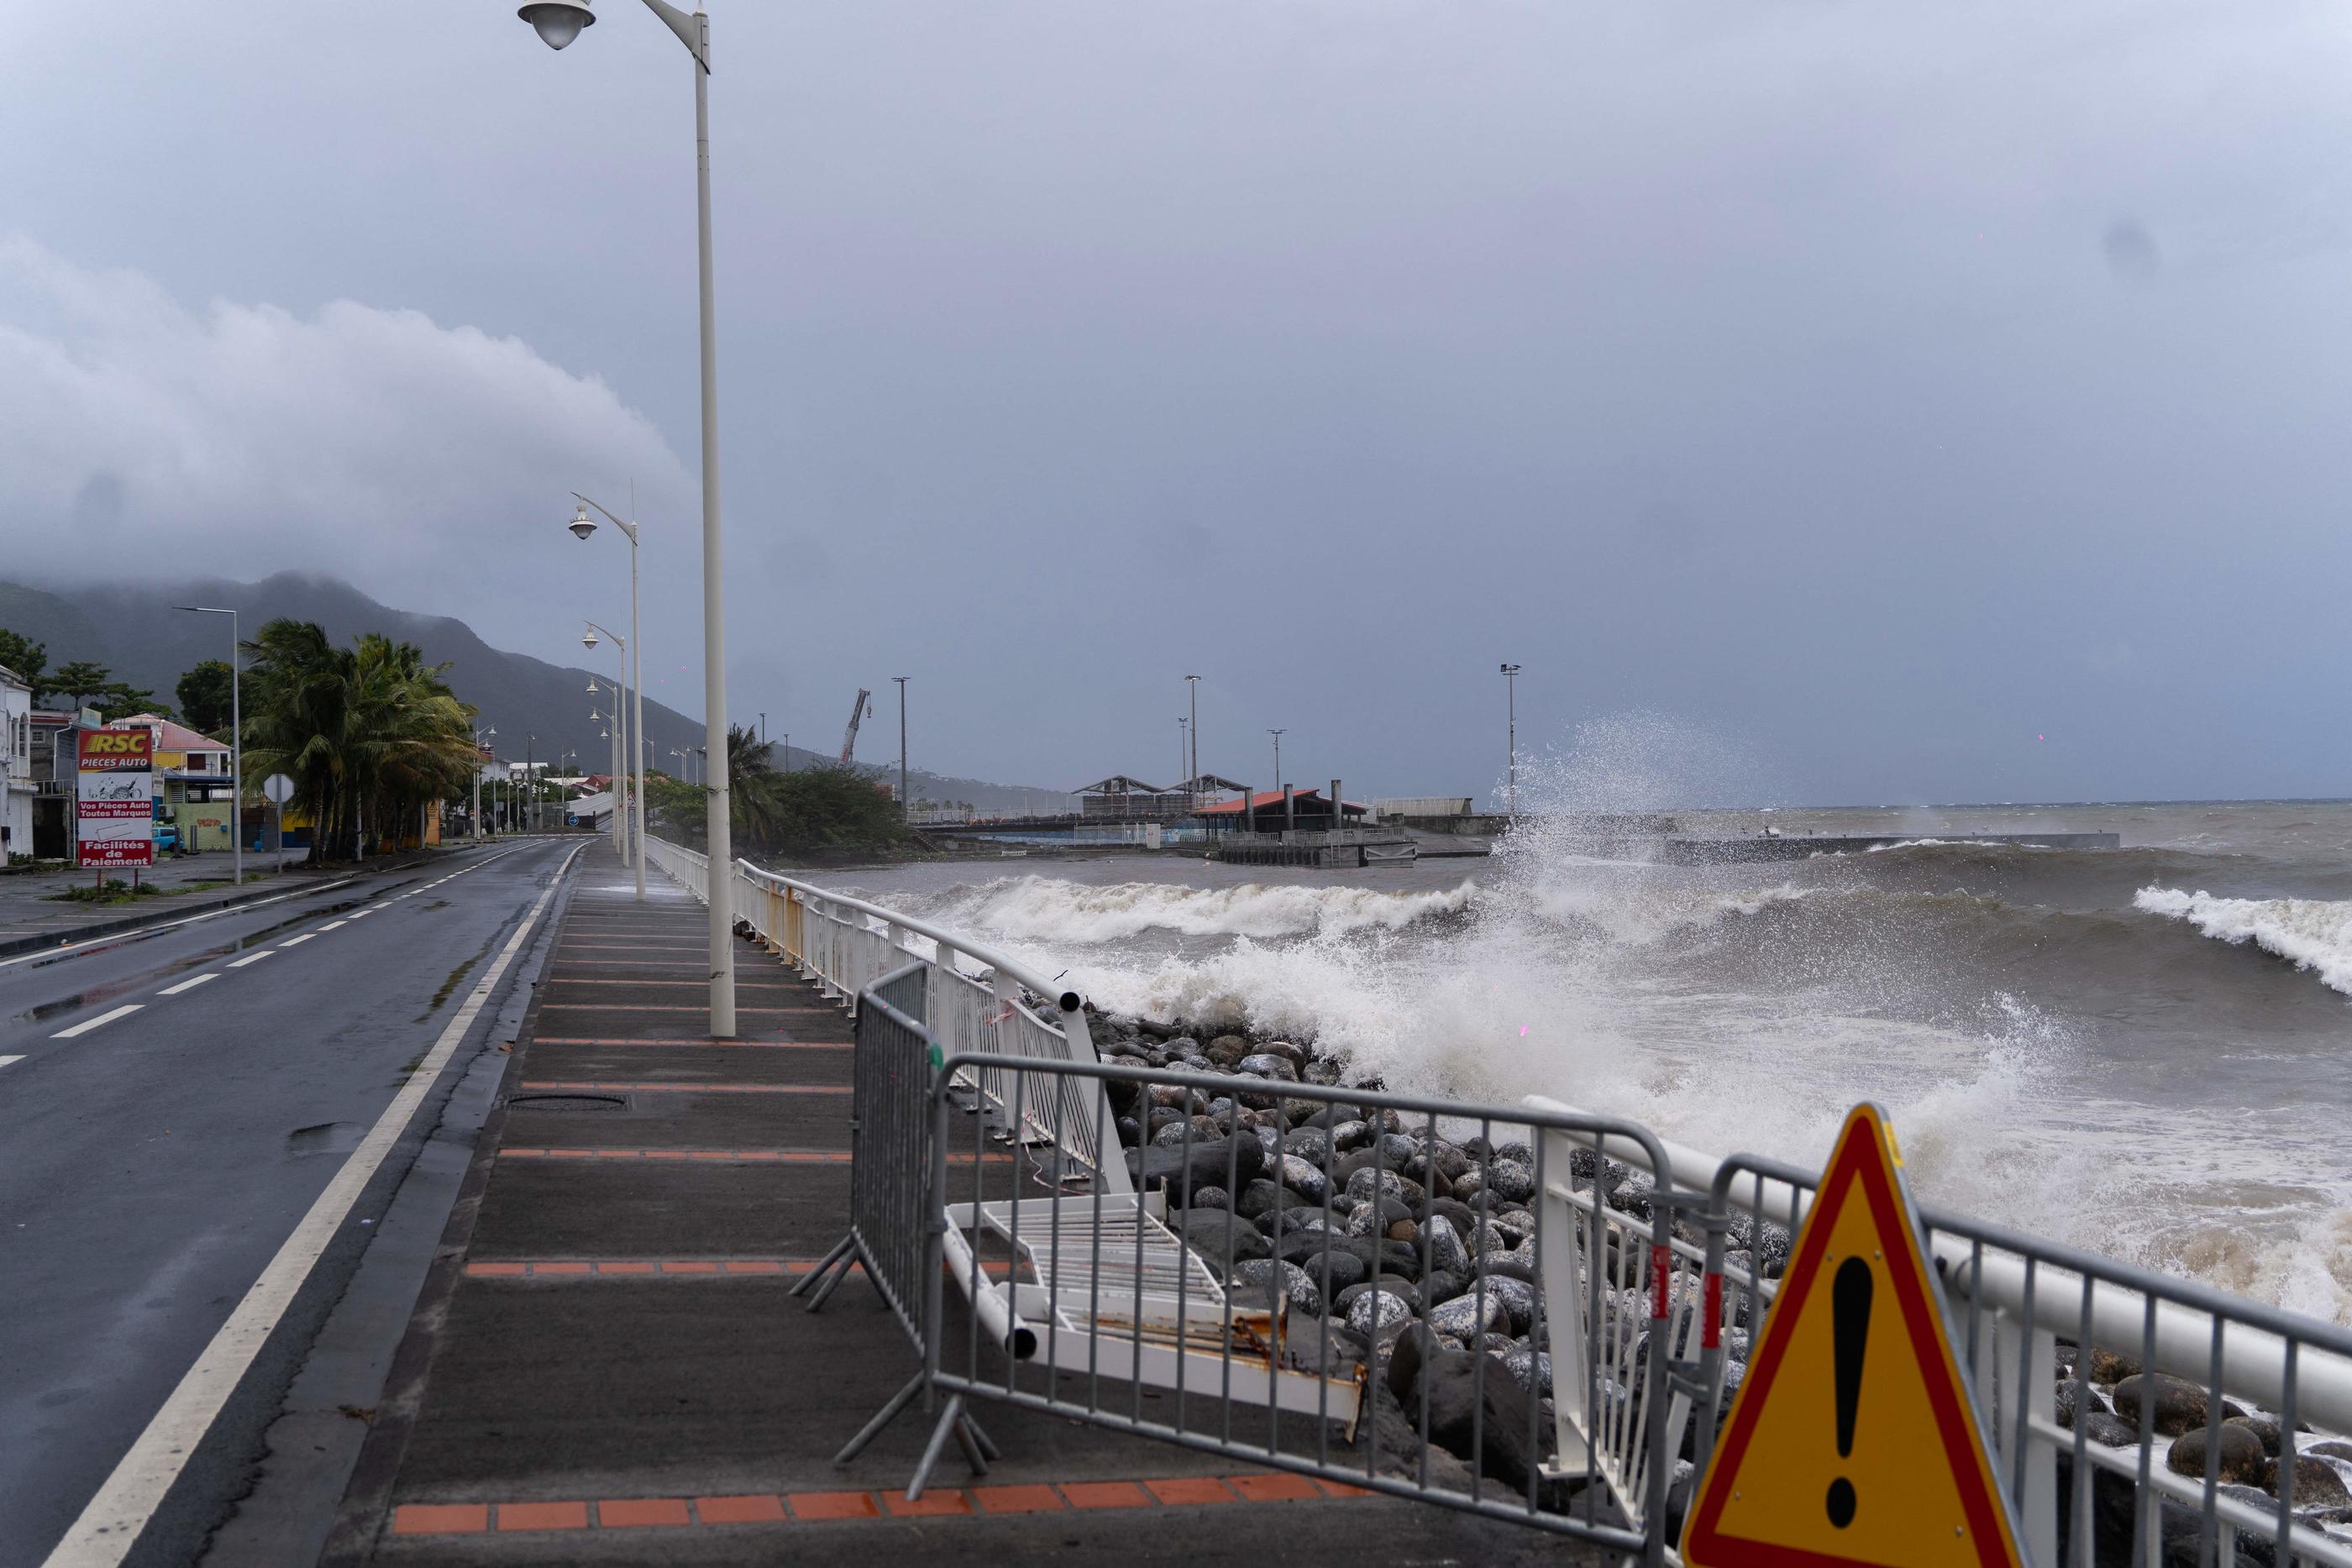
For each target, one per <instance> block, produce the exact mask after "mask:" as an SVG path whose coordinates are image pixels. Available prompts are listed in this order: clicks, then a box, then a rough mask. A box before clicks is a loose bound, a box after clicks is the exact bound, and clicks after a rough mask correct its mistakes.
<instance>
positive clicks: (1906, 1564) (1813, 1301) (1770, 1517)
mask: <svg viewBox="0 0 2352 1568" xmlns="http://www.w3.org/2000/svg"><path fill="white" fill-rule="evenodd" d="M1902 1165H1903V1162H1902V1159H1901V1157H1900V1156H1899V1155H1897V1154H1896V1153H1895V1138H1894V1134H1892V1133H1891V1132H1890V1131H1889V1130H1888V1129H1887V1126H1886V1123H1885V1118H1884V1117H1883V1116H1881V1115H1880V1113H1879V1111H1878V1107H1876V1106H1875V1105H1871V1104H1862V1105H1857V1106H1855V1107H1854V1109H1853V1113H1852V1114H1850V1115H1849V1116H1848V1117H1847V1118H1846V1123H1845V1130H1844V1132H1843V1133H1842V1134H1840V1135H1839V1137H1838V1145H1837V1152H1836V1153H1835V1154H1833V1155H1831V1157H1830V1163H1829V1168H1828V1169H1827V1170H1826V1171H1825V1172H1824V1173H1823V1174H1822V1185H1821V1189H1820V1191H1818V1192H1817V1193H1816V1194H1815V1195H1814V1197H1813V1206H1812V1208H1811V1211H1810V1212H1809V1213H1807V1215H1806V1216H1805V1222H1804V1228H1802V1229H1801V1230H1800V1231H1799V1232H1798V1233H1797V1238H1796V1243H1795V1246H1794V1248H1793V1249H1791V1251H1790V1256H1789V1266H1788V1269H1787V1270H1786V1271H1785V1272H1784V1273H1783V1274H1782V1276H1781V1280H1780V1294H1779V1296H1778V1297H1777V1298H1776V1299H1775V1301H1774V1302H1773V1306H1772V1311H1771V1313H1770V1315H1769V1317H1768V1318H1767V1319H1766V1320H1765V1323H1764V1337H1763V1338H1762V1340H1761V1341H1759V1343H1757V1345H1756V1347H1755V1349H1754V1351H1753V1353H1752V1354H1750V1355H1749V1357H1748V1373H1747V1376H1746V1378H1745V1379H1744V1381H1743V1382H1742V1383H1741V1384H1740V1387H1739V1393H1738V1396H1735V1397H1734V1399H1733V1400H1732V1405H1731V1418H1730V1419H1729V1420H1728V1421H1727V1423H1725V1425H1724V1428H1723V1436H1722V1437H1721V1439H1720V1440H1719V1441H1717V1444H1716V1447H1715V1452H1714V1454H1713V1456H1712V1457H1711V1458H1710V1459H1709V1462H1708V1464H1707V1469H1706V1476H1705V1477H1704V1478H1702V1479H1701V1481H1700V1484H1699V1492H1698V1500H1697V1505H1696V1507H1695V1508H1693V1509H1692V1510H1691V1512H1690V1517H1689V1519H1688V1521H1686V1522H1685V1525H1684V1528H1683V1542H1682V1554H1683V1561H1684V1562H1685V1563H1689V1564H1692V1565H1693V1568H1844V1565H1848V1564H1857V1565H1859V1564H1868V1565H1873V1568H1930V1565H1944V1564H1950V1565H1952V1568H1963V1565H1965V1568H2017V1565H2018V1563H2019V1557H2018V1551H2017V1531H2016V1527H2015V1524H2014V1522H2013V1521H2011V1517H2010V1510H2009V1506H2008V1503H2007V1500H2005V1499H2004V1497H2003V1496H2002V1493H2001V1490H2000V1482H1999V1480H1998V1479H1996V1477H1995V1476H1994V1474H1993V1469H1992V1465H1991V1462H1990V1458H1988V1456H1987V1454H1986V1452H1985V1446H1984V1439H1983V1437H1982V1434H1981V1433H1980V1432H1979V1429H1978V1426H1977V1416H1976V1411H1975V1409H1974V1407H1973V1406H1971V1405H1970V1404H1969V1395H1968V1389H1967V1385H1965V1384H1964V1383H1963V1382H1962V1381H1961V1378H1960V1371H1959V1367H1958V1363H1957V1362H1956V1361H1955V1360H1954V1359H1953V1355H1952V1347H1951V1341H1950V1338H1949V1336H1948V1333H1947V1332H1946V1328H1945V1322H1944V1309H1943V1304H1942V1300H1941V1298H1940V1297H1939V1296H1938V1295H1937V1291H1936V1286H1935V1281H1934V1280H1933V1279H1932V1278H1931V1277H1930V1276H1929V1274H1928V1271H1927V1260H1926V1259H1925V1258H1924V1257H1923V1256H1922V1254H1921V1252H1920V1248H1919V1228H1918V1225H1917V1222H1916V1220H1915V1219H1914V1218H1913V1216H1912V1212H1911V1195H1910V1193H1909V1191H1908V1190H1907V1189H1906V1186H1905V1185H1904V1181H1903V1169H1902Z"/></svg>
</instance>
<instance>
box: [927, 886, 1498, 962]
mask: <svg viewBox="0 0 2352 1568" xmlns="http://www.w3.org/2000/svg"><path fill="white" fill-rule="evenodd" d="M1477 892H1478V889H1477V884H1476V883H1471V882H1465V883H1462V884H1461V885H1460V886H1458V887H1454V888H1451V889H1447V890H1444V891H1441V892H1431V893H1407V894H1400V893H1383V892H1380V891H1378V890H1376V889H1372V888H1364V887H1334V886H1328V885H1324V886H1303V885H1298V884H1284V883H1249V884H1246V885H1244V886H1241V887H1213V888H1212V887H1186V886H1184V885H1182V884H1181V883H1160V882H1123V883H1111V884H1110V885H1108V886H1092V885H1088V884H1086V883H1075V882H1063V881H1060V880H1057V879H1055V878H1051V877H1043V876H1023V877H1008V878H1005V879H1003V880H1002V881H998V882H992V883H984V884H982V885H981V886H978V887H973V888H965V889H961V890H959V891H958V892H957V893H956V894H953V895H951V896H950V898H949V899H948V900H947V902H946V904H945V907H943V908H941V909H940V911H939V912H938V913H939V915H940V918H942V919H945V920H948V921H949V922H950V924H965V925H971V926H974V927H977V928H980V929H983V930H988V931H992V932H995V933H998V934H999V935H1002V936H1007V937H1012V938H1014V939H1017V940H1022V941H1033V942H1062V943H1077V944H1087V945H1091V944H1095V943H1101V942H1117V941H1120V940H1123V939H1125V938H1128V937H1132V936H1142V935H1143V934H1144V933H1146V932H1150V931H1169V932H1173V933H1175V934H1177V935H1178V936H1250V937H1256V938H1258V939H1260V940H1265V939H1268V938H1274V937H1283V936H1315V935H1318V934H1320V935H1333V934H1337V933H1340V932H1348V931H1362V930H1384V931H1401V930H1402V929H1403V928H1404V927H1406V926H1408V925H1412V924H1413V923H1414V922H1415V921H1419V920H1424V919H1427V918H1429V917H1430V916H1432V915H1453V914H1458V913H1460V912H1461V911H1462V910H1464V909H1466V908H1467V907H1469V905H1470V903H1471V901H1472V900H1473V899H1474V898H1475V897H1476V895H1477Z"/></svg>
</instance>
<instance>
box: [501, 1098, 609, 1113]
mask: <svg viewBox="0 0 2352 1568" xmlns="http://www.w3.org/2000/svg"><path fill="white" fill-rule="evenodd" d="M507 1103H508V1104H509V1105H528V1106H530V1108H531V1109H532V1110H534V1111H625V1110H627V1109H628V1108H629V1102H628V1099H627V1097H626V1096H625V1095H620V1094H517V1095H513V1096H511V1097H509V1099H508V1101H507Z"/></svg>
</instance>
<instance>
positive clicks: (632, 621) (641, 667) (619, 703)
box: [572, 501, 646, 904]
mask: <svg viewBox="0 0 2352 1568" xmlns="http://www.w3.org/2000/svg"><path fill="white" fill-rule="evenodd" d="M588 504H589V505H590V506H592V507H594V506H595V505H596V503H595V502H593V501H591V502H589V503H588ZM596 509H597V510H599V511H603V510H604V508H603V507H597V508H596ZM606 515H607V516H610V514H609V513H608V514H606ZM613 520H614V521H615V522H618V521H620V519H619V518H617V517H615V518H614V519H613ZM582 521H583V518H581V517H574V518H573V519H572V531H573V532H574V533H578V532H579V529H580V524H581V522H582ZM589 526H590V527H591V528H593V527H594V526H595V525H594V524H593V523H592V524H590V525H589ZM580 537H581V538H587V537H588V536H587V535H585V534H581V536H580ZM630 542H631V548H630V550H629V635H628V636H626V637H623V636H622V635H621V634H620V633H619V632H612V631H606V630H605V628H604V627H602V626H599V625H597V624H596V622H593V621H591V622H588V629H587V631H586V632H583V633H582V634H581V637H580V642H581V644H582V645H583V647H588V648H593V647H594V646H595V645H596V634H597V633H598V632H604V635H605V636H607V637H610V638H611V639H613V641H614V642H615V643H619V644H620V648H621V685H619V686H615V687H614V688H613V699H614V707H613V715H614V723H615V724H618V723H619V722H620V718H621V715H622V714H624V713H625V712H626V711H627V705H628V701H629V694H628V692H627V690H625V688H626V687H627V686H629V685H631V684H632V683H631V680H630V676H629V666H630V662H631V661H632V660H635V663H636V667H637V673H638V674H640V675H642V674H644V673H645V653H644V652H643V651H642V650H640V651H637V652H634V653H633V652H632V651H631V644H632V643H635V641H636V614H637V604H636V599H637V552H636V549H635V531H634V530H632V532H631V535H630ZM588 685H589V687H590V689H591V690H593V689H594V687H595V685H596V681H595V677H593V675H592V676H591V677H589V681H588ZM637 697H638V701H637V718H638V721H639V722H640V723H642V722H643V721H644V719H645V700H644V699H645V693H644V689H643V688H642V687H639V688H638V692H637ZM626 744H627V741H626V737H624V738H623V745H626ZM613 783H614V788H615V789H619V790H620V791H621V799H620V800H615V801H614V823H615V825H616V826H617V825H618V824H619V823H620V822H621V821H623V818H622V816H621V812H622V810H624V809H625V801H626V800H628V798H629V795H630V790H629V788H628V780H627V779H626V778H616V779H614V781H613ZM638 784H639V788H638V789H637V790H636V791H635V794H636V798H637V800H638V803H639V807H640V810H639V811H638V815H637V824H636V825H637V851H636V853H635V855H634V856H633V855H631V854H630V852H629V843H628V838H627V833H628V830H627V829H626V828H621V829H620V831H619V832H618V833H617V834H616V835H615V839H614V841H615V842H616V843H617V844H618V846H619V848H620V851H621V863H622V864H623V865H634V866H635V868H636V873H637V902H638V903H640V904H643V903H644V902H645V899H646V864H645V861H646V853H645V814H644V811H643V810H642V806H643V803H644V800H645V789H644V788H643V785H644V780H643V779H640V780H638Z"/></svg>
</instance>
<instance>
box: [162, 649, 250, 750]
mask: <svg viewBox="0 0 2352 1568" xmlns="http://www.w3.org/2000/svg"><path fill="white" fill-rule="evenodd" d="M235 679H236V672H235V671H233V670H231V669H230V668H229V664H228V661H227V660H226V659H206V660H205V661H203V662H202V663H201V664H197V665H196V667H195V668H194V669H192V670H190V671H189V672H188V673H187V674H184V675H182V676H181V677H180V684H179V685H176V686H174V687H173V688H172V695H173V696H176V697H178V698H179V699H180V714H181V716H182V717H184V719H185V720H186V721H187V725H188V727H189V728H191V729H199V730H202V731H204V733H205V734H206V735H209V736H211V737H214V738H215V740H217V739H220V738H221V737H225V736H226V735H227V734H228V727H229V723H230V719H229V711H230V704H229V698H230V696H231V695H232V694H231V690H230V686H231V683H232V682H233V681H235Z"/></svg>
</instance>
